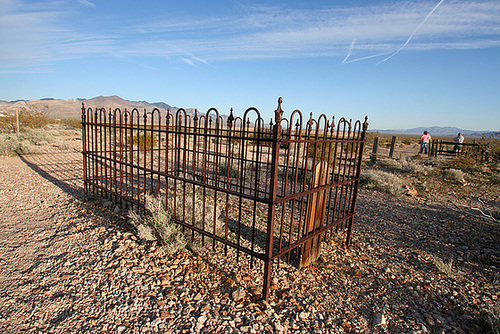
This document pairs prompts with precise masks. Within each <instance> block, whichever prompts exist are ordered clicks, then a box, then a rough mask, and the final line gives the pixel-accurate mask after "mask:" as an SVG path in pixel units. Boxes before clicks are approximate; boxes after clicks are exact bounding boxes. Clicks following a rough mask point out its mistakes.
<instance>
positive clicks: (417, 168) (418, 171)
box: [402, 161, 432, 175]
mask: <svg viewBox="0 0 500 334" xmlns="http://www.w3.org/2000/svg"><path fill="white" fill-rule="evenodd" d="M402 169H403V171H405V172H407V173H410V174H414V175H427V174H429V173H430V172H431V170H432V168H431V167H427V166H424V165H421V164H417V163H415V162H413V161H408V162H406V161H405V162H403V164H402Z"/></svg>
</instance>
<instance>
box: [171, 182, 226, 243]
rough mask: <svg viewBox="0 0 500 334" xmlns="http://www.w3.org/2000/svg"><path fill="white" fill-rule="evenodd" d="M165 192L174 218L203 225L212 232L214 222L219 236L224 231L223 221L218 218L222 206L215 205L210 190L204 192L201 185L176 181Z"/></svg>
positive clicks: (200, 226)
mask: <svg viewBox="0 0 500 334" xmlns="http://www.w3.org/2000/svg"><path fill="white" fill-rule="evenodd" d="M174 190H175V191H174ZM167 194H168V201H167V203H168V210H169V212H171V213H172V215H173V216H175V218H176V219H179V220H182V221H184V222H185V223H187V224H190V225H193V224H194V226H196V227H199V228H202V227H203V228H204V229H205V230H206V231H208V232H214V222H215V233H216V234H217V235H219V236H220V235H221V234H222V233H223V232H224V226H225V223H224V222H223V221H222V220H221V218H220V217H221V215H222V210H223V207H222V206H221V205H217V206H216V205H215V200H214V198H213V196H212V195H213V193H212V192H211V191H210V190H205V193H204V192H203V187H200V186H193V185H192V184H189V183H186V184H185V185H183V184H182V183H181V182H178V183H177V185H176V186H173V185H170V186H169V189H168V192H167ZM203 199H204V200H205V201H203Z"/></svg>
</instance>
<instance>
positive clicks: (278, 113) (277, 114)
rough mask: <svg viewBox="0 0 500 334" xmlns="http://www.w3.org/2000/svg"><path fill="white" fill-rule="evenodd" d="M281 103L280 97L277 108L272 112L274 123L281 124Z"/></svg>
mask: <svg viewBox="0 0 500 334" xmlns="http://www.w3.org/2000/svg"><path fill="white" fill-rule="evenodd" d="M282 103H283V99H282V98H281V97H279V98H278V108H277V109H276V110H275V111H274V119H275V123H276V124H279V123H281V117H282V116H283V109H281V104H282Z"/></svg>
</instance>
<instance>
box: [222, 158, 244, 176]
mask: <svg viewBox="0 0 500 334" xmlns="http://www.w3.org/2000/svg"><path fill="white" fill-rule="evenodd" d="M228 173H229V177H230V178H233V179H236V178H238V177H239V175H240V171H239V169H238V165H236V164H235V163H234V162H233V163H232V164H231V166H228V164H227V163H225V162H223V163H221V164H220V165H219V175H220V176H223V177H225V176H227V175H228Z"/></svg>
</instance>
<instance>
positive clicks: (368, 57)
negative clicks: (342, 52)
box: [343, 52, 388, 64]
mask: <svg viewBox="0 0 500 334" xmlns="http://www.w3.org/2000/svg"><path fill="white" fill-rule="evenodd" d="M387 53H388V52H384V53H378V54H376V55H371V56H366V57H362V58H357V59H353V60H349V61H343V63H344V62H345V63H346V64H350V63H355V62H357V61H360V60H365V59H370V58H375V57H380V56H385V55H386V54H387ZM346 59H347V58H346Z"/></svg>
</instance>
